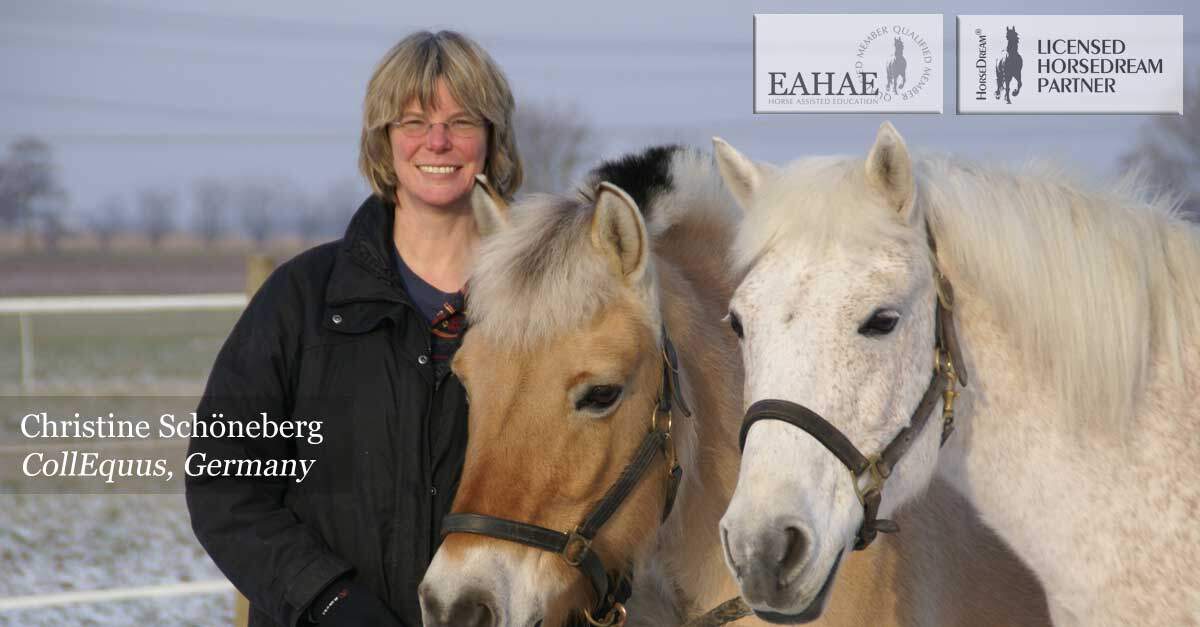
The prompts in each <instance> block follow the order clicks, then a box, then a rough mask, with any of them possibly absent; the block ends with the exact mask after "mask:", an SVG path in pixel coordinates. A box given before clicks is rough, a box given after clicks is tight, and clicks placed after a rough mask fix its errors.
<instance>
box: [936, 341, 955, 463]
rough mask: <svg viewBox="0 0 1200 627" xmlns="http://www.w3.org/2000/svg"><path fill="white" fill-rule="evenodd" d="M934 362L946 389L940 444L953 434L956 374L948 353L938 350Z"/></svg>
mask: <svg viewBox="0 0 1200 627" xmlns="http://www.w3.org/2000/svg"><path fill="white" fill-rule="evenodd" d="M934 360H935V362H936V363H937V367H938V369H940V370H941V371H942V372H943V373H945V375H946V387H945V388H944V389H943V390H942V444H945V443H946V440H947V439H949V437H950V434H951V433H953V432H954V399H955V398H958V390H957V387H958V372H957V371H955V370H954V358H953V357H951V356H950V353H949V352H948V351H945V350H942V349H941V348H938V349H937V351H936V352H935V355H934Z"/></svg>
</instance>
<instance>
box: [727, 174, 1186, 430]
mask: <svg viewBox="0 0 1200 627" xmlns="http://www.w3.org/2000/svg"><path fill="white" fill-rule="evenodd" d="M915 168H916V178H917V201H916V214H915V215H916V216H917V217H918V218H920V217H921V216H924V217H925V218H926V219H928V221H929V224H930V227H931V228H932V231H933V233H934V237H935V238H936V240H937V246H938V259H937V263H938V266H939V268H940V269H941V270H942V271H943V272H944V273H945V274H946V275H947V276H949V277H950V278H951V281H952V282H956V283H957V282H963V283H966V284H970V286H971V291H972V292H973V293H975V294H977V295H978V296H979V297H980V298H981V299H983V300H984V301H985V302H986V304H987V305H988V306H989V308H990V309H991V310H992V311H993V312H994V314H995V316H996V321H997V323H998V324H999V325H1000V326H1001V328H1004V329H1006V330H1008V331H1009V333H1010V335H1011V338H1012V339H1013V340H1014V341H1015V342H1016V343H1017V346H1018V347H1019V348H1020V350H1021V353H1022V355H1023V357H1024V359H1025V360H1026V367H1027V368H1029V369H1031V370H1032V371H1038V372H1043V373H1044V375H1045V379H1046V380H1047V381H1049V382H1050V385H1052V386H1054V387H1055V388H1056V389H1057V391H1058V396H1059V398H1060V399H1062V401H1063V403H1064V408H1066V409H1068V410H1069V411H1065V412H1057V413H1059V414H1060V415H1063V416H1074V417H1077V418H1079V419H1081V420H1083V421H1085V422H1095V423H1098V424H1099V425H1102V426H1108V427H1115V426H1117V425H1119V424H1120V423H1121V422H1122V421H1123V420H1125V419H1127V417H1129V416H1132V415H1133V406H1134V403H1135V400H1136V399H1137V398H1138V396H1139V394H1140V393H1141V392H1142V390H1143V387H1144V386H1145V384H1146V383H1147V381H1146V378H1147V376H1148V373H1149V372H1150V365H1151V361H1152V359H1163V360H1165V361H1166V362H1167V363H1168V365H1171V366H1174V368H1173V371H1174V372H1176V373H1178V376H1181V377H1182V376H1183V369H1182V366H1181V351H1182V350H1183V346H1184V342H1183V340H1184V339H1185V338H1194V337H1196V335H1197V334H1198V333H1200V228H1198V227H1197V225H1195V224H1193V223H1189V222H1187V221H1185V220H1184V219H1182V218H1181V217H1179V216H1178V215H1177V214H1176V213H1175V210H1174V207H1173V206H1172V205H1170V204H1169V203H1164V202H1161V201H1155V202H1144V201H1140V200H1138V199H1137V197H1138V192H1139V190H1138V187H1137V186H1136V185H1134V184H1129V183H1125V184H1121V185H1117V186H1114V187H1113V189H1110V190H1103V191H1096V190H1087V189H1085V188H1084V187H1083V186H1082V185H1079V184H1078V183H1075V182H1073V181H1070V180H1065V179H1064V177H1062V176H1061V174H1060V173H1058V172H1053V173H1046V172H1044V171H1043V172H1036V171H1032V169H1029V170H1028V171H1022V172H1007V171H1003V170H992V169H983V168H980V167H976V166H972V165H963V164H960V163H957V162H951V161H949V160H947V159H923V160H918V161H917V163H916V164H915ZM863 170H864V166H863V161H862V160H861V159H850V158H820V159H805V160H801V161H798V162H796V163H794V164H792V165H790V166H788V168H787V169H786V170H784V171H782V172H780V173H779V174H777V175H774V176H768V177H767V180H766V181H765V182H764V185H763V188H762V190H761V191H760V193H759V195H758V198H757V199H756V206H755V207H751V208H750V211H751V212H755V211H761V212H762V215H759V216H756V218H757V219H754V220H747V221H746V222H745V223H744V225H743V228H742V229H741V232H740V233H739V235H738V240H737V242H736V244H735V251H734V259H735V262H736V264H737V265H738V266H739V268H740V269H741V270H745V269H747V268H749V267H750V266H751V265H752V264H753V263H754V261H755V260H756V259H757V258H758V257H759V256H760V255H761V254H762V253H763V252H765V251H766V250H769V249H770V248H771V247H773V246H774V245H775V244H776V243H777V242H788V244H787V245H790V246H805V247H813V246H817V247H824V246H830V245H833V244H834V243H837V244H838V245H843V246H854V247H856V248H858V249H860V250H861V251H862V253H863V254H870V251H871V250H872V244H871V243H872V242H876V243H877V242H879V241H880V239H879V238H902V239H911V238H912V237H919V236H921V235H922V231H921V230H920V229H914V228H911V227H906V226H905V225H903V224H902V223H901V222H900V220H897V219H894V218H893V219H887V218H886V217H885V216H884V215H883V213H885V212H887V209H886V208H883V207H877V206H876V205H878V204H879V203H878V202H872V201H871V200H869V196H868V195H867V194H868V192H867V191H866V190H867V186H866V182H865V175H864V173H863ZM871 207H873V208H874V210H872V209H869V208H871ZM1193 341H1194V340H1193Z"/></svg>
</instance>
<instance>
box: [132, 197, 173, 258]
mask: <svg viewBox="0 0 1200 627" xmlns="http://www.w3.org/2000/svg"><path fill="white" fill-rule="evenodd" d="M138 206H139V208H140V210H141V213H142V223H141V227H142V232H143V233H144V234H145V235H146V241H148V242H150V245H151V246H153V247H155V248H158V247H159V246H160V245H161V244H162V241H163V238H165V237H166V236H167V235H168V234H170V233H171V232H172V231H173V230H175V195H174V194H173V193H172V192H170V191H168V190H166V189H160V188H150V187H148V188H145V189H142V190H141V191H140V192H138Z"/></svg>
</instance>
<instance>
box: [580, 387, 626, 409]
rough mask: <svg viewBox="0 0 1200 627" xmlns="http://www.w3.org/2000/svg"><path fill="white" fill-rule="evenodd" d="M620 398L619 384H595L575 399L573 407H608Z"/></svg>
mask: <svg viewBox="0 0 1200 627" xmlns="http://www.w3.org/2000/svg"><path fill="white" fill-rule="evenodd" d="M619 398H621V386H619V385H597V386H594V387H592V389H590V390H588V391H587V394H584V395H583V396H582V397H581V398H580V399H579V400H577V401H575V409H608V408H609V407H612V406H613V403H616V402H617V399H619Z"/></svg>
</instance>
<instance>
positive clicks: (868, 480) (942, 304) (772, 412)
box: [738, 224, 967, 551]
mask: <svg viewBox="0 0 1200 627" xmlns="http://www.w3.org/2000/svg"><path fill="white" fill-rule="evenodd" d="M926 232H927V235H928V237H929V247H930V249H932V250H933V251H934V253H935V254H934V259H935V260H936V258H937V255H936V252H937V248H936V245H935V243H934V240H933V233H932V232H931V231H929V225H928V224H926ZM934 277H935V279H936V280H937V290H938V298H937V312H936V314H935V322H934V337H935V345H934V366H933V374H932V376H931V377H930V379H929V387H928V388H926V389H925V394H924V396H922V397H921V402H920V403H918V404H917V407H916V409H914V410H913V413H912V416H911V417H910V419H909V425H908V426H907V427H904V428H903V429H901V430H900V433H898V434H896V437H895V438H894V439H892V441H891V442H890V443H888V445H887V446H885V447H884V448H883V451H882V452H881V453H878V454H876V455H872V456H869V457H868V456H866V455H864V454H863V453H862V452H861V451H859V450H858V448H856V447H855V446H854V444H853V443H852V442H850V439H849V438H847V437H846V435H845V434H844V433H842V432H841V431H840V430H839V429H838V428H837V427H835V426H833V425H832V424H830V423H829V421H827V420H825V419H824V418H822V417H821V415H820V414H818V413H817V412H815V411H813V410H811V409H809V408H807V407H805V406H803V405H799V404H796V403H793V402H791V401H785V400H781V399H764V400H760V401H758V402H756V403H754V404H753V405H751V406H750V408H749V409H747V410H746V417H745V419H744V420H743V421H742V429H741V433H740V434H739V436H738V446H739V447H741V448H742V449H743V450H744V449H745V448H746V434H747V433H748V432H749V431H750V427H751V426H753V425H754V423H756V422H758V421H760V420H780V421H783V422H786V423H788V424H790V425H792V426H795V427H798V428H800V429H801V430H803V431H804V432H806V433H808V434H809V435H811V436H812V437H813V438H815V439H816V440H817V442H820V443H821V444H822V445H823V446H824V447H825V448H826V449H828V450H829V452H831V453H833V454H834V456H835V457H837V458H838V460H840V461H841V462H842V464H844V465H845V466H846V468H849V469H850V476H851V481H853V483H854V491H855V493H856V494H857V495H858V501H859V503H860V504H861V505H862V506H863V512H864V515H863V523H862V526H861V527H859V529H858V535H857V539H856V541H855V544H854V550H856V551H860V550H862V549H865V548H867V546H869V545H870V544H871V542H872V541H874V540H875V536H876V535H877V534H878V533H880V532H883V533H892V532H895V531H899V529H900V528H899V526H897V525H896V523H895V522H893V521H890V520H883V519H880V518H877V516H878V514H879V503H880V501H881V500H882V498H883V483H884V481H885V480H886V479H887V478H888V477H889V476H891V474H892V470H894V469H895V467H896V464H898V463H899V462H900V459H901V458H902V457H904V454H905V453H907V452H908V449H909V448H910V447H912V444H913V441H914V440H915V439H916V436H917V435H918V434H919V433H921V431H922V430H923V429H924V428H925V423H926V422H928V421H929V416H930V415H931V414H932V413H933V408H934V407H935V406H936V405H937V402H938V400H939V398H940V400H941V401H942V441H941V443H942V444H945V443H946V440H947V439H948V438H949V437H950V434H951V433H953V432H954V397H955V396H958V392H957V389H956V385H957V384H958V383H959V382H961V383H962V385H963V386H966V385H967V371H966V368H965V367H964V366H963V362H962V353H961V352H960V350H959V345H958V337H957V336H956V335H955V333H954V290H953V288H952V287H951V286H950V282H949V281H947V280H946V277H944V276H942V273H941V272H940V271H938V270H937V268H936V267H935V268H934ZM864 481H865V486H864V485H860V483H862V482H864Z"/></svg>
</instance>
